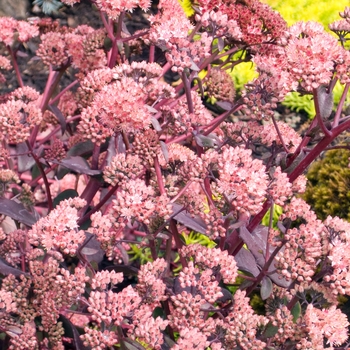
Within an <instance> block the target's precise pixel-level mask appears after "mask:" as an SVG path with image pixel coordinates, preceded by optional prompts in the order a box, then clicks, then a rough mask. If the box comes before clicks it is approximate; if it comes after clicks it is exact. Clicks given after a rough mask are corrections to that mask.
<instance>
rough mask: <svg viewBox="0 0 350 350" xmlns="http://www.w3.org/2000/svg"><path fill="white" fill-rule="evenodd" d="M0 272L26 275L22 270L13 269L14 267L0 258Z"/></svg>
mask: <svg viewBox="0 0 350 350" xmlns="http://www.w3.org/2000/svg"><path fill="white" fill-rule="evenodd" d="M0 273H1V274H2V275H4V276H8V275H14V276H15V277H18V276H21V275H27V276H29V274H28V273H26V272H23V271H21V270H18V269H15V268H14V267H12V266H10V265H8V264H7V263H6V262H5V261H4V260H2V259H1V258H0Z"/></svg>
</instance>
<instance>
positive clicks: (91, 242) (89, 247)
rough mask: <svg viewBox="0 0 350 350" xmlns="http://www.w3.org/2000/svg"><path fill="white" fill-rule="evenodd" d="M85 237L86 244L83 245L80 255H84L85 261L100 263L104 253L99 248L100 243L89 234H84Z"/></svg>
mask: <svg viewBox="0 0 350 350" xmlns="http://www.w3.org/2000/svg"><path fill="white" fill-rule="evenodd" d="M85 236H86V241H87V243H86V244H84V243H83V245H82V246H83V249H82V250H81V253H83V254H84V255H85V258H86V260H88V261H89V262H92V261H95V262H97V263H100V262H101V261H102V260H103V257H104V255H105V252H104V251H103V249H102V248H101V244H100V242H99V241H98V240H97V239H96V237H95V235H93V234H91V233H89V232H85ZM86 241H85V242H86Z"/></svg>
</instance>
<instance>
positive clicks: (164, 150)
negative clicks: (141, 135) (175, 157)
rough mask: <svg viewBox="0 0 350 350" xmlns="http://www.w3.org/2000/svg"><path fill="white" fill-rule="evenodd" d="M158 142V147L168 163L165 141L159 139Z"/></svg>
mask: <svg viewBox="0 0 350 350" xmlns="http://www.w3.org/2000/svg"><path fill="white" fill-rule="evenodd" d="M159 143H160V148H161V149H162V152H163V156H164V159H165V161H166V162H167V163H168V161H169V151H168V146H167V145H166V143H165V142H164V141H159Z"/></svg>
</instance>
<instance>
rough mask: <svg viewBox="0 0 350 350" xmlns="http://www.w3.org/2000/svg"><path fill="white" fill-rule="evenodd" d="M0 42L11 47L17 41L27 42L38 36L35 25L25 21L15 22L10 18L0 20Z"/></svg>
mask: <svg viewBox="0 0 350 350" xmlns="http://www.w3.org/2000/svg"><path fill="white" fill-rule="evenodd" d="M0 27H1V33H0V42H3V43H4V44H5V45H9V46H11V45H12V44H13V43H14V42H15V40H16V39H17V40H18V41H20V42H27V41H28V40H29V39H31V38H33V37H35V36H37V35H39V29H38V27H37V26H36V25H35V24H31V23H28V22H25V21H17V20H15V19H14V18H11V17H1V18H0Z"/></svg>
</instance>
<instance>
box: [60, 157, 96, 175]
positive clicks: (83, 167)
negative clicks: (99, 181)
mask: <svg viewBox="0 0 350 350" xmlns="http://www.w3.org/2000/svg"><path fill="white" fill-rule="evenodd" d="M53 163H56V164H60V165H62V166H64V167H65V168H67V169H70V170H73V171H75V172H76V173H79V174H86V175H92V176H93V175H100V174H101V171H100V170H93V169H91V168H90V166H89V164H88V162H87V161H86V160H85V159H84V158H83V157H79V156H73V157H67V158H65V159H62V160H61V161H60V162H57V161H53Z"/></svg>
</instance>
